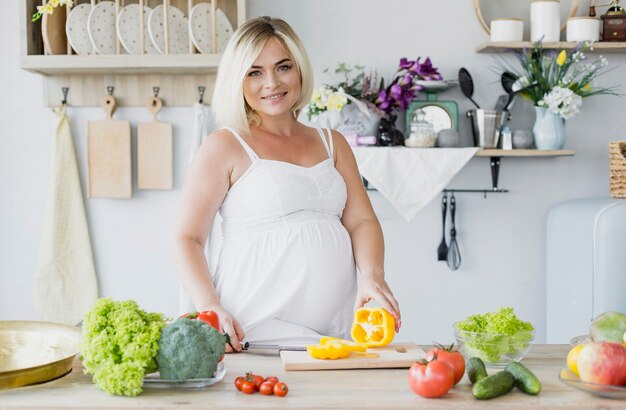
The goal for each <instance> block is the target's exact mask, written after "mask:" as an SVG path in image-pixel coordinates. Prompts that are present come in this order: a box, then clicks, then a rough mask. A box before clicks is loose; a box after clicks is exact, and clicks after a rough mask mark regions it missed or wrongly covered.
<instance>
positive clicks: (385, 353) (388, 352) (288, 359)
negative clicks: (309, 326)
mask: <svg viewBox="0 0 626 410" xmlns="http://www.w3.org/2000/svg"><path fill="white" fill-rule="evenodd" d="M367 353H368V354H372V355H376V356H377V357H367V356H362V355H355V354H351V355H350V356H349V357H347V358H345V359H337V360H319V359H314V358H312V357H311V356H309V354H308V353H307V352H296V351H287V350H283V351H282V352H280V358H281V360H282V362H283V367H284V368H285V370H339V369H383V368H407V369H408V368H409V367H411V365H412V364H413V363H415V362H416V361H417V360H419V359H420V358H422V356H424V355H425V352H424V350H423V349H422V348H421V347H419V346H418V345H417V344H415V343H410V342H406V343H392V344H389V345H387V346H385V347H381V348H377V349H374V348H369V349H367Z"/></svg>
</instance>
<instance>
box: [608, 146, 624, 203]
mask: <svg viewBox="0 0 626 410" xmlns="http://www.w3.org/2000/svg"><path fill="white" fill-rule="evenodd" d="M609 156H610V160H609V167H610V168H611V196H612V197H613V198H626V141H615V142H609Z"/></svg>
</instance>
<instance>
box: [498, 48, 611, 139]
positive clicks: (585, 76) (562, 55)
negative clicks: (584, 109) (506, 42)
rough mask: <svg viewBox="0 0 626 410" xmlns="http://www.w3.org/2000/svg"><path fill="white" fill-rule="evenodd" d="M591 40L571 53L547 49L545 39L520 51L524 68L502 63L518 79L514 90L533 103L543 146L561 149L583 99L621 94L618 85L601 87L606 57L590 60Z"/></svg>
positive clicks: (536, 134) (537, 133) (534, 129)
mask: <svg viewBox="0 0 626 410" xmlns="http://www.w3.org/2000/svg"><path fill="white" fill-rule="evenodd" d="M591 47H592V44H591V43H579V44H578V45H577V46H576V48H574V49H573V50H572V51H571V52H570V53H568V52H567V51H566V50H554V51H550V52H546V51H545V50H543V48H542V46H541V42H537V43H534V44H533V47H532V48H531V49H526V48H524V49H523V50H521V51H516V56H517V59H518V62H519V64H520V65H521V69H518V68H515V67H513V66H512V65H510V64H508V63H507V62H506V61H505V60H504V59H501V60H500V65H501V66H502V67H503V69H504V71H506V72H507V73H508V74H509V75H511V76H512V77H513V78H514V79H515V82H514V84H513V91H518V90H521V89H523V88H526V87H528V86H529V85H531V84H534V85H533V86H532V87H528V88H526V89H525V90H524V91H520V93H519V94H520V95H521V96H522V97H524V98H526V99H528V100H530V101H532V102H533V104H534V106H535V111H536V115H537V116H536V122H535V126H534V127H533V132H534V134H535V145H536V146H537V148H539V149H561V148H563V145H564V143H565V128H564V127H565V125H564V120H565V119H568V118H572V117H573V116H575V115H576V114H578V113H579V112H580V108H581V106H582V100H583V98H586V97H590V96H592V95H600V94H610V95H618V94H617V87H599V86H598V85H597V79H598V77H600V76H601V75H602V74H604V73H606V72H607V71H606V70H605V67H606V66H607V64H608V62H607V60H606V58H604V57H602V56H599V57H598V58H596V59H595V60H593V61H588V60H587V57H586V55H585V53H584V52H585V51H586V50H588V49H590V48H591Z"/></svg>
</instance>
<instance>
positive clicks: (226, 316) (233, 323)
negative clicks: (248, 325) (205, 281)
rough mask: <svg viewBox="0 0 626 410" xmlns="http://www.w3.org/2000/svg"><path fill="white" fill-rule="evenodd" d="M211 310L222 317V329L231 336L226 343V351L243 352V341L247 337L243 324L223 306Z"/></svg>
mask: <svg viewBox="0 0 626 410" xmlns="http://www.w3.org/2000/svg"><path fill="white" fill-rule="evenodd" d="M209 310H212V311H214V312H215V313H217V316H218V317H219V318H220V325H221V326H222V331H223V332H224V333H226V334H228V336H229V337H230V342H229V343H227V344H226V353H232V352H241V349H242V347H243V346H242V345H241V341H242V340H243V338H244V337H245V334H244V333H243V329H242V328H241V325H240V324H239V322H238V321H237V319H235V317H234V316H233V315H231V314H230V312H228V311H227V310H225V309H224V308H222V307H221V306H214V307H211V308H210V309H209Z"/></svg>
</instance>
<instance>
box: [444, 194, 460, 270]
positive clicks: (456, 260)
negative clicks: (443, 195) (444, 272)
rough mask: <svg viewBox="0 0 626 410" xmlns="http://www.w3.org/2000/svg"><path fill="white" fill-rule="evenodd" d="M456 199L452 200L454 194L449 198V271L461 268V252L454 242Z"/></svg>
mask: <svg viewBox="0 0 626 410" xmlns="http://www.w3.org/2000/svg"><path fill="white" fill-rule="evenodd" d="M455 215H456V198H454V192H453V193H452V196H451V197H450V220H451V221H452V225H451V228H450V248H449V249H448V258H447V259H448V267H449V268H450V269H451V270H457V269H459V267H460V266H461V252H460V251H459V244H458V243H457V241H456V224H455V223H456V220H455Z"/></svg>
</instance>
